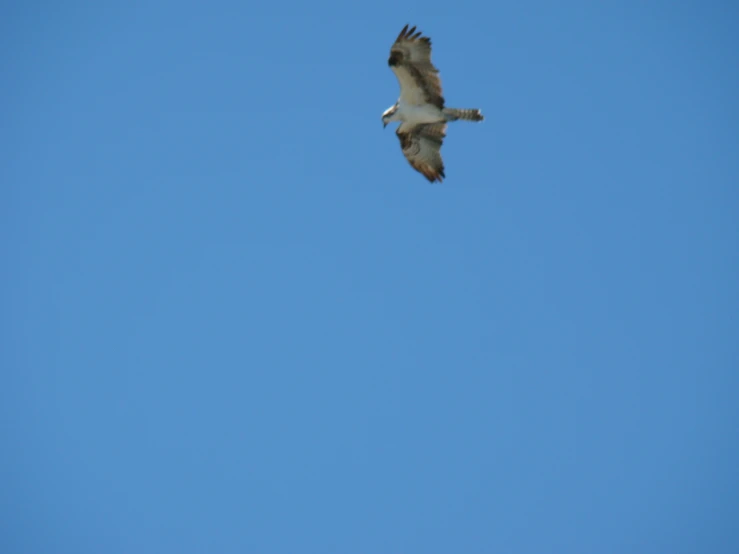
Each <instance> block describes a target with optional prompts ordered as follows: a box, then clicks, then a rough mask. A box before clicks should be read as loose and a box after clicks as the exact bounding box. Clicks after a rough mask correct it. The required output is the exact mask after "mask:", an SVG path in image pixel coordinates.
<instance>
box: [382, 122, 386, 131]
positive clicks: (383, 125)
mask: <svg viewBox="0 0 739 554" xmlns="http://www.w3.org/2000/svg"><path fill="white" fill-rule="evenodd" d="M385 127H387V121H383V122H382V128H383V129H384V128H385Z"/></svg>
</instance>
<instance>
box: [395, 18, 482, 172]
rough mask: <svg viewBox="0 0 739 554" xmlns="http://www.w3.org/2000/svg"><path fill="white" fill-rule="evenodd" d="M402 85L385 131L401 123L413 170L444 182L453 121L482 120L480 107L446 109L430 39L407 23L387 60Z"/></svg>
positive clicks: (403, 144) (401, 136)
mask: <svg viewBox="0 0 739 554" xmlns="http://www.w3.org/2000/svg"><path fill="white" fill-rule="evenodd" d="M387 64H388V66H390V69H391V70H392V71H393V73H395V76H396V77H397V79H398V83H399V85H400V97H399V98H398V100H397V102H395V104H394V105H393V106H391V107H389V108H388V109H387V110H385V111H384V112H383V114H382V123H383V128H385V127H387V124H388V123H391V122H394V121H398V122H400V125H398V128H397V129H396V130H395V134H396V135H397V136H398V139H399V140H400V148H401V150H402V151H403V155H404V156H405V158H406V159H407V160H408V163H410V165H411V167H413V169H415V170H416V171H418V172H419V173H421V174H422V175H423V176H424V177H426V179H428V180H429V182H431V183H434V182H436V181H438V182H441V181H443V180H444V178H446V175H445V174H444V160H443V159H442V157H441V146H442V144H443V142H444V138H445V137H446V130H447V123H448V122H450V121H457V120H463V121H483V120H484V117H483V115H482V112H481V111H480V110H479V109H477V108H470V109H466V108H465V109H460V108H447V107H445V104H444V102H445V101H444V96H443V95H442V89H441V79H440V77H439V70H438V69H437V68H436V66H434V64H433V63H432V62H431V39H430V38H428V37H425V36H423V34H422V33H421V31H417V30H416V27H415V26H413V27H410V28H409V24H407V25H406V26H405V27H403V29H402V30H401V31H400V34H399V35H398V38H396V39H395V42H394V43H393V45H392V46H391V48H390V57H389V58H388V61H387Z"/></svg>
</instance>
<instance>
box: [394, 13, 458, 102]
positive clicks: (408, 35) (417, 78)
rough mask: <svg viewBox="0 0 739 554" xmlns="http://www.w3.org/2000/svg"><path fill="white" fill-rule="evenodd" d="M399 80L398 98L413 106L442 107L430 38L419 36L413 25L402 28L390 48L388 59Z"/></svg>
mask: <svg viewBox="0 0 739 554" xmlns="http://www.w3.org/2000/svg"><path fill="white" fill-rule="evenodd" d="M387 64H388V65H389V66H390V69H392V70H393V73H395V76H396V77H397V78H398V83H400V100H401V101H402V102H404V103H406V104H412V105H415V106H418V105H421V104H426V103H429V104H433V105H435V106H436V107H438V108H440V109H441V108H443V107H444V97H443V96H442V92H441V79H440V78H439V70H438V69H436V67H434V64H433V63H431V39H430V38H428V37H422V36H421V31H418V32H416V28H415V27H411V28H410V29H409V28H408V25H406V26H405V27H403V30H402V31H400V34H399V35H398V38H397V39H395V43H394V44H393V46H392V47H391V48H390V58H389V59H388V61H387Z"/></svg>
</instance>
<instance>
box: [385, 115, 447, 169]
mask: <svg viewBox="0 0 739 554" xmlns="http://www.w3.org/2000/svg"><path fill="white" fill-rule="evenodd" d="M446 127H447V125H446V123H427V124H424V125H418V126H417V127H414V128H413V129H412V130H411V131H409V132H401V131H400V127H398V129H397V130H396V131H395V134H396V135H398V139H400V148H401V149H402V150H403V155H404V156H405V158H406V159H407V160H408V163H410V164H411V167H413V169H415V170H416V171H418V172H419V173H421V174H422V175H423V176H424V177H426V179H428V180H429V182H431V183H433V182H434V181H439V182H441V181H442V180H443V179H444V177H446V175H444V161H443V160H442V158H441V145H442V143H443V142H444V137H445V136H446Z"/></svg>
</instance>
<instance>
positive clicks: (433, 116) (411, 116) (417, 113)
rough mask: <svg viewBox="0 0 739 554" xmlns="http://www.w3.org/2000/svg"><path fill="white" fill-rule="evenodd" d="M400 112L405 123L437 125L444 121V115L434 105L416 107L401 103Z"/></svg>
mask: <svg viewBox="0 0 739 554" xmlns="http://www.w3.org/2000/svg"><path fill="white" fill-rule="evenodd" d="M398 112H399V113H400V115H401V117H402V120H403V121H404V122H406V123H411V124H418V123H436V122H438V121H444V114H443V113H442V111H441V110H440V109H439V108H437V107H436V106H434V105H433V104H422V105H420V106H415V105H413V104H405V103H404V102H400V105H399V106H398Z"/></svg>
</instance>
